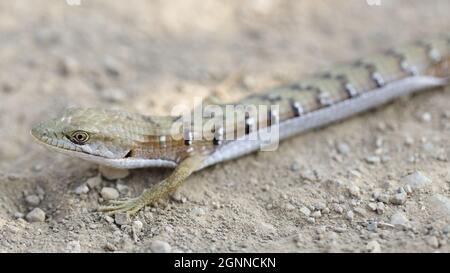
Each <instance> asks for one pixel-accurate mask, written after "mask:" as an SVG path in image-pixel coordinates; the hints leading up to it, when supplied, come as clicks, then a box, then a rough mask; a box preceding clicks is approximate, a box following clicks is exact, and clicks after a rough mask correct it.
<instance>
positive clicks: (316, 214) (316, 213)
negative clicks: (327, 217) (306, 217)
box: [311, 210, 322, 218]
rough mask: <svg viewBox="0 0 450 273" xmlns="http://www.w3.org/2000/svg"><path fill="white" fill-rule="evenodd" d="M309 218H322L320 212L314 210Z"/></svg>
mask: <svg viewBox="0 0 450 273" xmlns="http://www.w3.org/2000/svg"><path fill="white" fill-rule="evenodd" d="M311 216H312V217H314V218H320V217H322V213H321V212H320V210H316V211H315V212H313V213H312V214H311Z"/></svg>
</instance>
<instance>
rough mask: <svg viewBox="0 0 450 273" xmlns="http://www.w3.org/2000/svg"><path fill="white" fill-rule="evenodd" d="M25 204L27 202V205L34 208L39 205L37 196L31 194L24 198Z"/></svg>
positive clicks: (39, 201)
mask: <svg viewBox="0 0 450 273" xmlns="http://www.w3.org/2000/svg"><path fill="white" fill-rule="evenodd" d="M25 202H27V204H28V205H30V206H33V207H36V206H38V205H39V203H41V199H40V198H39V196H37V195H35V194H32V195H28V196H26V197H25Z"/></svg>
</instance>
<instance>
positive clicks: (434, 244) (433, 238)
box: [427, 236, 439, 248]
mask: <svg viewBox="0 0 450 273" xmlns="http://www.w3.org/2000/svg"><path fill="white" fill-rule="evenodd" d="M427 244H428V245H429V246H431V247H434V248H438V247H439V241H438V239H437V238H436V236H430V237H428V238H427Z"/></svg>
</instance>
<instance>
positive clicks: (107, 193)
mask: <svg viewBox="0 0 450 273" xmlns="http://www.w3.org/2000/svg"><path fill="white" fill-rule="evenodd" d="M100 194H101V196H102V197H103V199H105V200H114V199H117V198H119V192H118V191H117V190H116V189H114V188H110V187H104V188H103V189H102V190H101V192H100Z"/></svg>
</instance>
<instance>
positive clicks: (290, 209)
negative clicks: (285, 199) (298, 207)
mask: <svg viewBox="0 0 450 273" xmlns="http://www.w3.org/2000/svg"><path fill="white" fill-rule="evenodd" d="M285 208H286V210H287V211H293V210H294V209H295V206H294V205H292V204H290V203H287V204H286V207H285Z"/></svg>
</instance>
